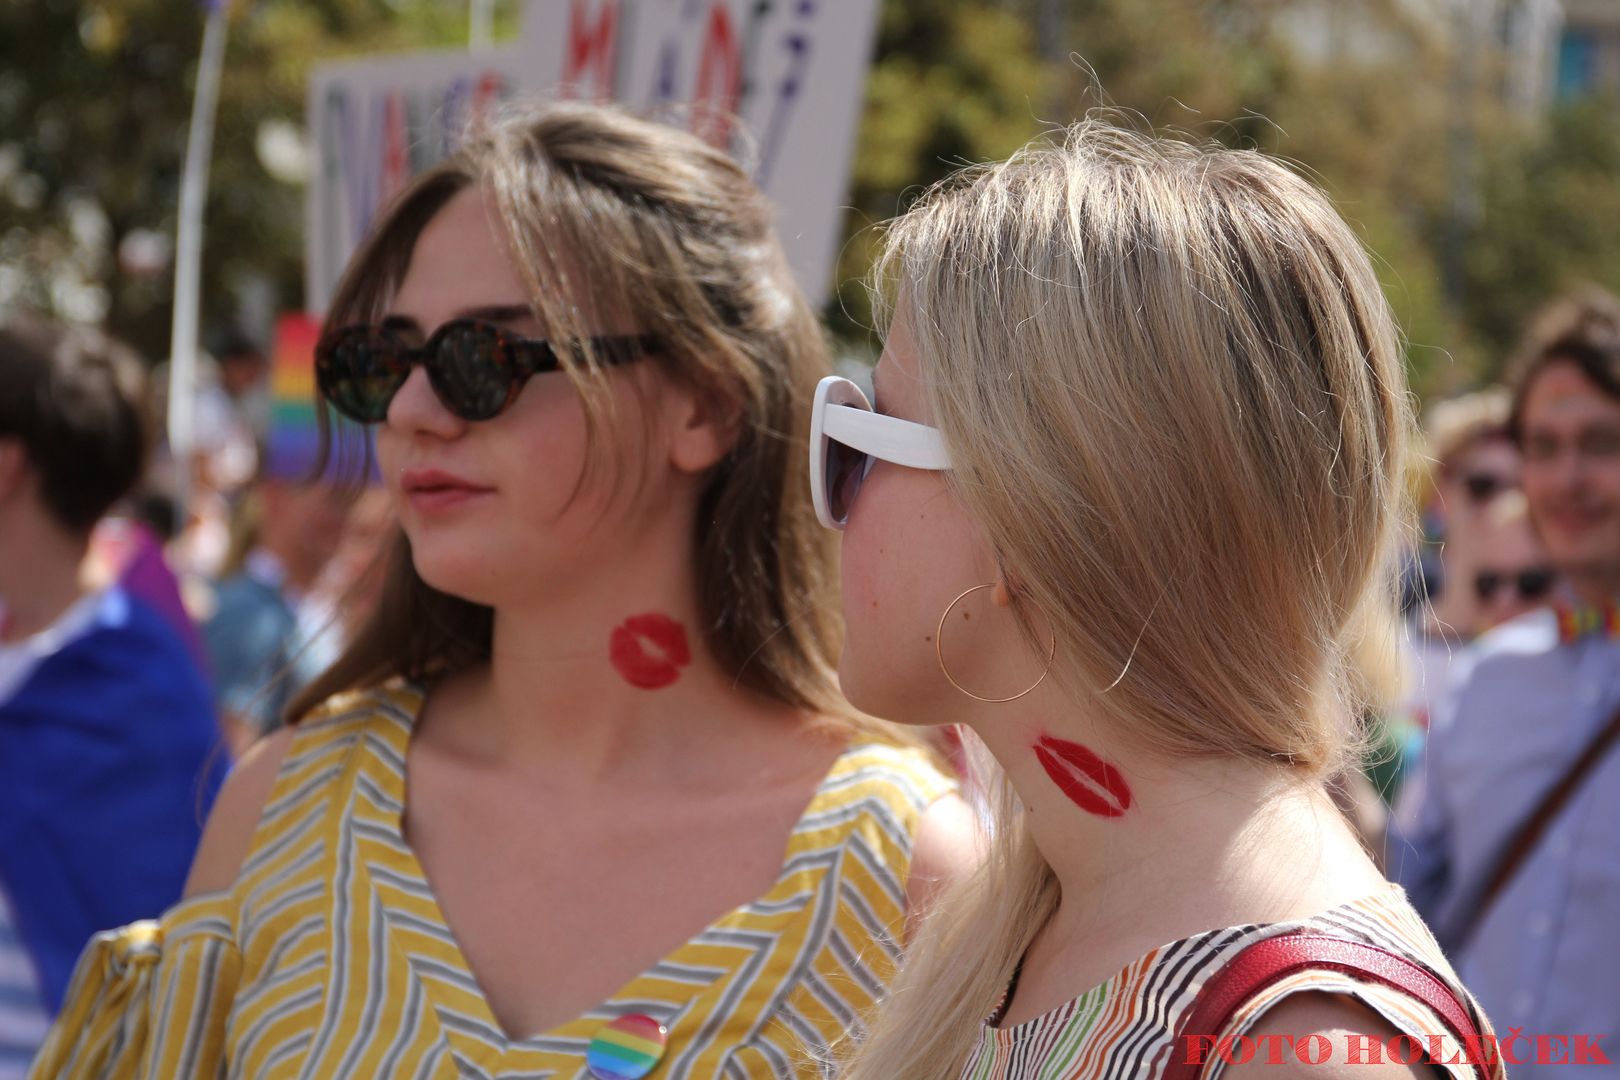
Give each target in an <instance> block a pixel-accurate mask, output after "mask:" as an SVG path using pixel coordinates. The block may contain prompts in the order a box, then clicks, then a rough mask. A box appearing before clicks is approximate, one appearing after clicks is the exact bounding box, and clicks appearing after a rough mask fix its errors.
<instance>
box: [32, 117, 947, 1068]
mask: <svg viewBox="0 0 1620 1080" xmlns="http://www.w3.org/2000/svg"><path fill="white" fill-rule="evenodd" d="M769 217H770V214H769V208H768V207H767V205H766V204H765V202H764V200H763V198H762V197H761V195H760V194H759V192H758V191H757V190H756V189H755V188H754V187H753V185H752V184H751V183H750V182H749V181H748V179H747V177H746V176H745V175H744V174H743V173H742V172H741V171H739V169H738V168H737V167H736V166H735V165H734V164H733V163H732V162H731V161H730V160H729V159H728V158H727V157H726V156H725V155H723V154H721V153H720V152H718V151H716V150H713V149H711V148H710V147H708V146H707V145H705V144H704V143H702V142H701V141H700V140H698V139H697V138H695V137H693V136H690V135H687V134H684V133H681V132H678V131H676V130H674V129H672V128H666V127H663V126H661V125H656V124H653V123H649V122H645V121H641V120H637V119H632V118H630V117H628V116H625V115H622V114H620V113H617V112H612V111H608V110H604V109H597V108H591V107H587V106H560V105H559V106H554V107H551V108H545V109H527V110H521V111H519V112H517V113H515V114H513V115H511V116H510V117H507V118H506V119H504V120H502V121H501V122H499V123H498V124H496V125H495V126H493V127H492V128H491V129H489V130H488V131H486V132H485V133H483V134H482V135H480V136H478V137H476V138H474V139H473V140H472V141H471V142H470V143H468V144H467V145H466V146H465V147H464V148H463V149H462V150H461V151H460V152H459V153H458V154H457V155H456V156H455V157H454V158H452V159H451V160H449V161H448V162H447V163H445V164H443V165H441V166H439V167H437V168H435V169H433V170H432V171H431V172H429V173H427V174H426V175H424V176H423V177H422V178H420V179H419V180H417V181H416V182H414V183H413V184H412V185H411V186H410V187H409V188H408V189H407V190H406V191H405V192H404V193H403V194H402V195H401V197H400V198H399V199H398V200H397V201H396V202H395V203H394V204H393V206H392V208H391V209H390V210H389V211H388V212H387V213H385V214H384V215H383V216H382V219H381V220H380V221H379V223H378V224H377V225H376V227H375V229H374V230H373V232H372V235H371V238H370V240H369V241H368V242H367V243H366V244H365V245H364V246H363V247H362V249H361V250H360V251H359V253H358V254H357V255H356V257H355V259H354V261H353V263H352V264H351V266H350V268H349V271H348V273H347V275H346V277H345V278H344V280H343V282H342V283H341V284H340V286H339V288H338V291H337V295H336V297H335V299H334V302H333V305H332V309H331V311H330V313H329V316H328V320H327V323H328V331H327V333H326V336H325V337H324V338H323V340H322V342H321V345H320V347H319V349H318V351H317V361H318V365H319V373H318V378H319V382H320V388H321V391H322V393H323V395H324V396H325V398H326V399H327V401H328V402H329V403H330V404H331V405H332V406H335V407H336V408H337V409H338V410H339V411H340V412H342V413H344V414H345V415H347V416H348V417H350V418H351V419H353V420H356V421H360V422H364V423H370V424H373V425H375V432H376V451H377V454H376V456H377V461H378V463H379V465H380V469H381V473H382V476H383V479H384V481H385V482H386V484H387V486H388V489H389V491H390V494H391V495H392V497H393V501H394V504H395V508H396V510H397V513H398V516H399V520H400V522H401V525H402V528H403V533H402V535H401V537H400V538H399V542H398V544H397V546H396V548H395V550H394V554H393V564H392V567H391V569H390V571H389V575H390V576H389V578H388V581H387V583H386V584H385V586H384V587H383V592H382V596H381V598H380V602H379V605H378V611H377V614H376V616H375V617H374V618H373V619H372V620H371V621H370V622H369V623H367V624H366V625H365V626H364V627H362V628H361V630H360V631H359V633H358V635H357V637H356V640H355V641H354V643H353V645H352V647H351V648H350V650H349V651H348V653H347V654H346V655H345V656H343V657H342V658H341V659H340V660H339V661H338V662H337V664H336V666H335V667H334V668H333V669H331V670H330V671H328V672H327V673H326V675H325V676H324V677H323V678H321V679H320V680H319V681H318V682H317V683H316V684H315V685H314V686H313V687H312V688H311V689H309V690H308V691H306V692H305V693H304V694H303V696H302V698H301V699H300V700H299V701H297V702H295V703H294V704H293V705H292V707H291V710H290V713H291V719H292V721H293V723H292V725H291V726H290V727H288V728H287V729H286V730H285V731H284V732H280V733H277V734H275V735H273V736H271V737H269V738H267V739H266V740H265V741H263V742H261V743H260V744H258V746H257V747H256V748H255V750H253V751H252V752H251V753H250V754H249V755H248V756H247V757H246V758H245V759H244V761H243V762H242V764H241V765H240V767H239V768H238V769H237V771H236V772H235V774H234V775H233V776H232V777H231V778H230V780H229V781H228V782H227V784H226V788H225V791H224V792H223V793H222V795H221V796H220V799H219V803H218V808H217V809H216V810H215V812H214V814H213V817H212V819H211V820H210V822H209V824H208V827H207V832H206V835H205V838H204V841H203V845H202V849H201V851H200V853H199V855H198V857H197V860H196V864H195V867H194V869H193V871H192V875H191V882H190V885H189V889H188V892H189V899H187V900H186V901H184V902H183V903H182V904H181V905H180V906H179V907H178V908H176V909H174V910H172V911H170V912H169V913H168V914H166V915H165V916H164V917H163V919H162V920H161V921H159V922H157V923H146V924H138V925H136V926H133V927H130V928H127V929H125V930H123V931H118V932H112V933H108V934H104V935H102V936H100V937H99V938H97V939H96V940H95V941H94V942H93V943H92V944H91V946H90V948H89V950H88V952H87V953H86V955H85V957H84V959H83V960H82V962H81V964H80V966H79V970H78V974H77V976H76V979H75V982H74V984H73V987H72V989H71V991H70V993H69V1001H68V1004H67V1006H66V1008H65V1009H64V1011H63V1013H62V1016H61V1019H60V1022H59V1023H58V1025H57V1027H56V1029H55V1033H54V1035H53V1036H52V1039H51V1042H50V1043H49V1044H48V1046H47V1047H46V1049H45V1051H44V1053H43V1055H42V1057H41V1058H40V1060H39V1062H38V1063H37V1065H36V1067H35V1075H36V1076H38V1077H40V1078H42V1080H43V1078H46V1077H49V1078H52V1080H58V1078H61V1077H90V1076H105V1075H116V1076H121V1077H123V1076H138V1077H150V1078H152V1080H171V1078H174V1077H192V1076H229V1077H253V1078H258V1077H272V1076H278V1077H279V1076H300V1077H322V1078H325V1077H363V1078H367V1080H370V1078H373V1077H424V1078H433V1080H448V1078H458V1080H462V1078H468V1077H496V1076H501V1077H512V1076H520V1075H521V1076H550V1077H556V1078H559V1080H561V1078H565V1077H566V1078H570V1080H576V1078H584V1077H597V1078H602V1080H634V1078H638V1077H642V1076H647V1075H656V1076H657V1077H660V1078H663V1077H670V1078H674V1077H692V1078H703V1080H709V1078H718V1077H726V1078H732V1077H791V1076H797V1075H801V1074H804V1073H807V1072H811V1071H813V1070H815V1069H817V1068H818V1067H817V1066H816V1065H815V1064H814V1061H815V1059H816V1057H817V1055H818V1053H819V1052H820V1050H821V1049H822V1048H823V1047H824V1046H825V1044H827V1043H829V1042H831V1041H832V1040H834V1039H835V1038H837V1037H839V1036H841V1035H842V1034H843V1033H844V1032H845V1031H846V1030H847V1029H849V1028H850V1027H851V1026H854V1027H856V1028H858V1027H859V1024H860V1018H861V1016H862V1014H863V1013H864V1012H865V1011H866V1010H867V1009H868V1008H869V1007H870V1006H871V1004H872V1003H873V1002H874V1000H875V999H876V998H877V997H878V996H880V995H881V994H882V992H883V989H884V986H885V984H886V983H887V982H888V980H889V977H890V975H891V973H892V971H893V969H894V965H895V961H896V958H897V956H898V950H899V947H900V944H901V939H902V937H903V934H904V928H905V923H906V918H907V915H908V913H909V912H911V911H912V910H913V909H914V908H915V906H916V905H917V903H918V901H919V899H920V897H921V895H922V893H923V892H925V891H926V889H927V888H928V886H929V884H930V883H931V882H932V881H933V880H935V879H937V878H941V877H945V876H949V874H950V873H951V872H952V869H953V867H954V866H955V865H956V859H957V856H956V854H955V853H956V851H957V850H959V847H960V845H959V844H958V842H957V840H956V839H955V838H956V837H957V836H959V835H961V834H962V829H961V825H960V823H961V822H962V821H964V820H965V818H964V809H965V808H963V807H962V806H961V804H960V803H959V802H958V801H956V800H955V799H954V797H953V796H951V795H950V794H949V791H950V788H951V784H950V782H949V781H948V779H947V778H946V777H945V776H943V775H942V774H941V773H940V772H938V771H936V769H935V768H934V767H933V765H932V764H930V761H929V759H928V758H927V757H926V756H925V755H924V754H923V753H922V752H920V751H918V750H916V749H914V748H912V747H911V746H909V745H907V744H906V743H905V742H904V741H903V740H901V739H900V738H898V737H896V736H895V735H893V734H892V733H890V732H889V731H887V730H886V729H884V728H882V727H881V726H878V725H875V724H873V723H872V722H870V721H862V720H860V719H859V718H858V717H856V716H854V714H852V713H851V712H850V711H849V709H848V707H847V706H846V705H844V704H843V703H842V702H841V700H840V699H839V698H838V696H837V692H836V686H835V683H834V672H833V663H832V657H833V656H834V651H833V650H834V649H835V648H836V640H835V636H834V625H833V624H830V622H829V620H830V618H831V616H830V613H829V611H828V606H827V605H826V604H825V603H824V599H825V598H824V596H823V585H824V584H829V585H830V583H831V577H832V565H833V564H832V562H831V559H830V556H831V554H832V551H831V548H830V545H829V543H828V540H829V539H830V537H829V536H827V535H825V534H823V532H822V530H820V529H819V528H818V527H817V526H816V524H815V521H814V520H813V516H812V514H811V511H810V503H809V497H808V489H807V485H806V484H805V480H804V475H803V467H802V461H803V457H802V455H803V448H804V444H805V422H804V417H803V416H802V415H801V414H800V412H799V409H798V408H797V406H798V403H799V402H801V401H802V400H803V395H806V394H808V393H809V392H810V390H811V388H812V387H813V386H814V385H815V381H816V379H817V378H818V377H820V376H821V375H822V374H823V373H824V371H825V369H826V367H827V361H826V355H825V352H824V348H823V345H822V342H821V338H820V336H819V332H818V329H817V326H816V323H815V320H814V318H813V317H812V315H811V313H810V311H809V310H808V308H807V307H806V304H805V301H804V299H803V297H802V296H801V295H800V294H799V292H798V291H797V290H796V289H795V288H794V286H793V283H792V280H791V277H790V276H789V273H788V271H787V269H786V267H785V264H784V262H783V259H782V255H781V251H780V249H779V247H778V245H777V242H776V240H775V238H774V237H773V235H772V233H771V231H770V227H769V224H768V222H769Z"/></svg>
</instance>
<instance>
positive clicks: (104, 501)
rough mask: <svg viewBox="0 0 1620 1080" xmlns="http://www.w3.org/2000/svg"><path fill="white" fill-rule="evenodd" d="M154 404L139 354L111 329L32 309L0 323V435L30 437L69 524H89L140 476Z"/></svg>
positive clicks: (44, 481)
mask: <svg viewBox="0 0 1620 1080" xmlns="http://www.w3.org/2000/svg"><path fill="white" fill-rule="evenodd" d="M147 405H148V402H147V399H146V376H145V372H144V371H143V369H142V367H141V364H140V361H139V360H138V359H136V357H135V355H134V353H132V352H130V351H129V350H128V349H127V348H125V347H124V346H122V345H119V344H118V343H117V342H115V341H113V340H111V339H110V338H108V337H106V336H105V335H103V334H101V333H98V332H96V331H93V330H89V329H85V328H82V327H72V328H69V327H64V326H59V325H56V324H54V323H49V322H46V321H44V320H42V319H38V318H34V317H23V318H18V319H16V320H14V321H12V322H10V323H8V324H6V325H4V326H0V437H7V436H9V437H12V438H16V439H18V440H20V441H21V442H22V444H23V446H24V448H26V450H27V451H28V460H29V463H30V464H31V465H32V467H33V469H34V471H35V472H37V473H38V474H39V493H40V498H41V500H42V501H43V502H44V504H45V507H46V509H47V510H49V511H50V513H51V516H52V517H54V518H55V519H56V521H57V523H58V524H60V525H61V526H62V527H63V528H64V529H67V530H68V531H70V532H74V533H88V532H89V531H90V529H91V528H92V527H94V525H95V524H96V522H97V521H99V520H101V517H102V515H104V514H105V513H106V512H107V511H108V510H110V509H112V506H113V504H114V503H116V502H117V501H118V500H119V499H121V498H123V497H124V496H125V495H128V494H129V493H130V491H132V490H133V489H134V487H135V485H136V483H138V482H139V480H140V478H141V472H142V470H143V468H144V467H145V464H146V455H147V450H148V441H149V436H150V430H151V425H150V422H149V421H150V417H149V416H148V414H147Z"/></svg>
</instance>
